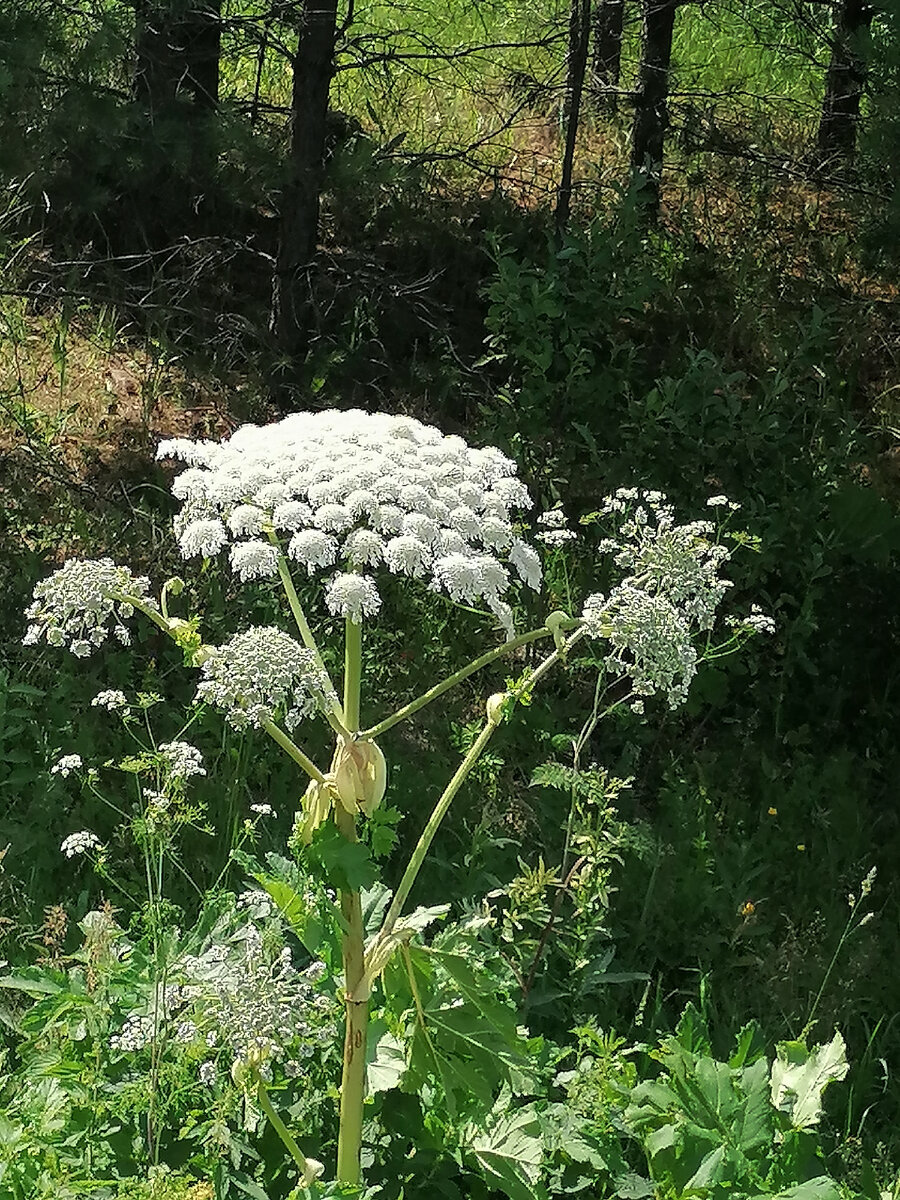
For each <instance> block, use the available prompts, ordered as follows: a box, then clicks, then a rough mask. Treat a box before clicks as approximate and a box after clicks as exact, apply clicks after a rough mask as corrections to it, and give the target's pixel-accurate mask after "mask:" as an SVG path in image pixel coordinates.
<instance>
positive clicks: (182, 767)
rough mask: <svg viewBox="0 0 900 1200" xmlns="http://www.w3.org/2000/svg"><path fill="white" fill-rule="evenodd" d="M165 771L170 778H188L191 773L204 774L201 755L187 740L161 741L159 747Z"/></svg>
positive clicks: (204, 768)
mask: <svg viewBox="0 0 900 1200" xmlns="http://www.w3.org/2000/svg"><path fill="white" fill-rule="evenodd" d="M159 752H160V754H161V755H162V757H163V760H164V762H165V767H166V773H167V774H168V776H169V778H170V779H177V780H183V779H190V778H191V777H192V776H193V775H205V774H206V767H204V765H203V755H202V754H201V753H200V751H199V750H198V749H197V747H196V746H192V745H191V744H190V743H189V742H163V743H162V745H161V746H160V747H159Z"/></svg>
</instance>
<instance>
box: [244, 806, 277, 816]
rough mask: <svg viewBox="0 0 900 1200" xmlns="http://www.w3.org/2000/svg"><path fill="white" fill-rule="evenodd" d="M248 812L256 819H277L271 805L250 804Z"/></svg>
mask: <svg viewBox="0 0 900 1200" xmlns="http://www.w3.org/2000/svg"><path fill="white" fill-rule="evenodd" d="M250 811H251V812H252V813H256V815H257V816H258V817H277V816H278V813H277V812H276V811H275V809H274V808H273V807H272V805H271V804H251V805H250Z"/></svg>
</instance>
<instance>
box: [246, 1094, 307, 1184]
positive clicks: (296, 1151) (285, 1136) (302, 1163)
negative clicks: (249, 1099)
mask: <svg viewBox="0 0 900 1200" xmlns="http://www.w3.org/2000/svg"><path fill="white" fill-rule="evenodd" d="M256 1098H257V1100H258V1101H259V1107H260V1108H261V1109H262V1110H263V1112H264V1113H265V1114H266V1117H267V1118H268V1120H269V1124H270V1125H271V1126H272V1128H273V1129H274V1130H275V1132H276V1133H277V1134H278V1136H279V1137H280V1138H281V1140H282V1141H283V1142H284V1144H285V1146H286V1147H287V1150H288V1153H289V1154H290V1156H291V1158H292V1159H293V1160H294V1162H295V1163H296V1164H297V1166H298V1167H299V1168H300V1170H301V1171H302V1172H303V1175H302V1179H301V1182H302V1184H303V1186H304V1187H309V1185H310V1184H311V1183H312V1182H313V1180H315V1179H316V1178H318V1176H319V1175H320V1174H321V1173H322V1164H321V1163H320V1162H317V1161H316V1160H315V1159H314V1158H307V1157H306V1155H305V1154H304V1153H303V1151H302V1150H301V1149H300V1147H299V1146H298V1145H297V1143H296V1142H295V1141H294V1139H293V1137H292V1136H291V1133H290V1130H289V1129H288V1127H287V1126H286V1125H285V1123H284V1121H282V1119H281V1117H280V1116H279V1115H278V1113H277V1112H276V1111H275V1106H274V1105H273V1104H272V1101H271V1099H270V1097H269V1092H268V1089H267V1088H266V1085H265V1084H264V1083H263V1081H262V1079H260V1077H259V1076H258V1075H257V1076H256Z"/></svg>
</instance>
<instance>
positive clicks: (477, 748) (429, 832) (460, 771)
mask: <svg viewBox="0 0 900 1200" xmlns="http://www.w3.org/2000/svg"><path fill="white" fill-rule="evenodd" d="M498 724H499V721H491V720H488V721H487V722H486V723H485V726H484V728H483V729H482V731H481V733H479V735H478V737H477V738H476V739H475V741H474V742H473V743H472V746H471V748H470V749H469V753H468V754H467V755H466V757H465V758H464V759H463V760H462V762H461V763H460V764H459V767H458V768H457V770H456V773H455V774H454V776H453V778H452V779H451V780H450V782H449V783H448V784H447V786H446V788H444V791H443V792H442V793H441V796H440V799H439V800H438V802H437V804H435V806H434V809H433V810H432V813H431V816H430V817H429V818H428V824H427V825H426V826H425V828H424V829H423V830H422V834H421V836H420V838H419V840H418V842H416V847H415V849H414V850H413V852H412V855H411V856H410V860H409V863H408V864H407V867H406V870H405V871H404V872H403V878H402V879H401V880H400V883H399V885H398V886H397V890H396V892H395V893H394V898H393V900H392V901H391V906H390V908H389V909H388V911H387V914H386V916H385V918H384V922H383V924H382V926H381V929H380V931H379V933H378V941H379V942H380V941H383V940H384V938H386V937H387V936H388V935H389V934H390V933H391V931H392V930H393V928H394V926H395V925H396V924H397V918H398V917H399V916H400V913H401V912H402V910H403V905H404V904H405V903H406V898H407V896H408V895H409V893H410V892H411V891H412V886H413V884H414V883H415V882H416V876H417V875H418V874H419V871H420V869H421V867H422V863H423V862H424V861H425V855H426V854H427V853H428V850H429V847H430V846H431V843H432V842H433V841H434V835H435V834H436V833H437V831H438V829H439V828H440V824H441V821H443V819H444V817H445V816H446V814H447V809H448V808H449V807H450V805H451V804H452V803H453V798H454V797H455V796H456V793H457V792H458V791H459V789H460V788H461V787H462V785H463V784H464V783H465V781H466V778H467V776H468V774H469V772H470V771H471V770H472V768H473V767H474V766H475V764H476V762H477V761H478V759H479V757H480V755H481V752H482V750H483V749H484V748H485V746H486V745H487V744H488V742H489V741H490V740H491V738H492V737H493V734H494V730H495V729H496V728H497V726H498Z"/></svg>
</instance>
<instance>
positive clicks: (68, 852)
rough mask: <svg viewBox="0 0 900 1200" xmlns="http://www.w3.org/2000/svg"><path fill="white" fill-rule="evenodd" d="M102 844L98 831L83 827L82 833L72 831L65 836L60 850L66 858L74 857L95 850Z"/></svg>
mask: <svg viewBox="0 0 900 1200" xmlns="http://www.w3.org/2000/svg"><path fill="white" fill-rule="evenodd" d="M99 845H100V839H99V838H98V837H97V835H96V833H91V831H90V830H89V829H82V830H81V832H80V833H70V834H69V836H68V837H67V838H63V841H62V845H61V846H60V850H61V851H62V852H63V854H64V855H65V856H66V858H74V857H75V855H76V854H87V853H88V851H89V850H94V849H95V848H96V847H97V846H99Z"/></svg>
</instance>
